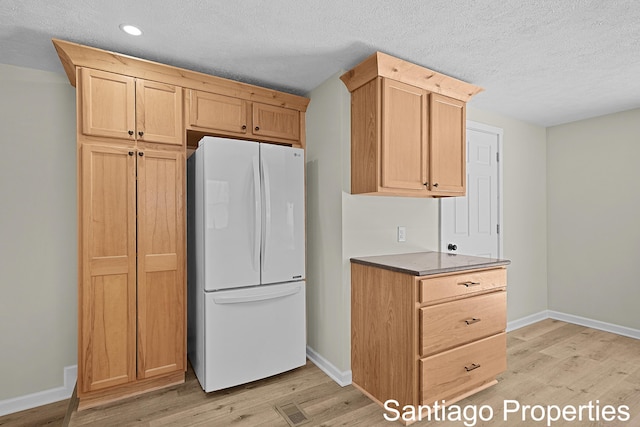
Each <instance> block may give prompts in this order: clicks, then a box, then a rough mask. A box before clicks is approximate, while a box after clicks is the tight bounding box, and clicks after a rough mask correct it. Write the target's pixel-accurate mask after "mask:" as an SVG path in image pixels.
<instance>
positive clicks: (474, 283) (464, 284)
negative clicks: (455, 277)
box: [458, 282, 480, 288]
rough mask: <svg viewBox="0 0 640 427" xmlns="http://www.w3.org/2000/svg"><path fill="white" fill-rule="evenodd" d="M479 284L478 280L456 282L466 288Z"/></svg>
mask: <svg viewBox="0 0 640 427" xmlns="http://www.w3.org/2000/svg"><path fill="white" fill-rule="evenodd" d="M479 284H480V282H462V283H458V285H460V286H465V287H467V288H470V287H471V286H478V285H479Z"/></svg>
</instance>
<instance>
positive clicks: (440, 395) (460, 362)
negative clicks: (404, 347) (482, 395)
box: [420, 333, 507, 405]
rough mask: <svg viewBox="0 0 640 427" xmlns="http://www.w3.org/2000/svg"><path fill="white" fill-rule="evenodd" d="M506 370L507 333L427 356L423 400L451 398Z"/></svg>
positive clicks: (422, 367)
mask: <svg viewBox="0 0 640 427" xmlns="http://www.w3.org/2000/svg"><path fill="white" fill-rule="evenodd" d="M506 369H507V335H506V334H505V333H501V334H498V335H494V336H492V337H489V338H485V339H482V340H480V341H475V342H472V343H470V344H466V345H463V346H461V347H456V348H454V349H452V350H449V351H445V352H443V353H438V354H436V355H434V356H431V357H427V358H425V359H422V360H420V375H421V378H422V381H421V389H420V402H421V404H423V405H428V404H432V403H433V402H435V401H439V400H443V399H444V400H447V399H449V400H450V399H451V398H453V397H456V396H459V395H461V394H463V393H466V392H467V391H470V390H473V389H474V388H477V387H479V386H481V385H483V384H485V383H487V382H489V381H493V380H494V379H495V377H496V375H498V374H499V373H501V372H504V371H505V370H506Z"/></svg>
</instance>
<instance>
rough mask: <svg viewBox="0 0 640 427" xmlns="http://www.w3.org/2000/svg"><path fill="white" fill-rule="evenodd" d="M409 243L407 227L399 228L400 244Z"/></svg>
mask: <svg viewBox="0 0 640 427" xmlns="http://www.w3.org/2000/svg"><path fill="white" fill-rule="evenodd" d="M406 241H407V227H401V226H398V242H406Z"/></svg>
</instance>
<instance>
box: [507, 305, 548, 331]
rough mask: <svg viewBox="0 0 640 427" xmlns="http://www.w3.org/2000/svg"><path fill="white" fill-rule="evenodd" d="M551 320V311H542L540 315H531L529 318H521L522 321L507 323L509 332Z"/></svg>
mask: <svg viewBox="0 0 640 427" xmlns="http://www.w3.org/2000/svg"><path fill="white" fill-rule="evenodd" d="M548 318H549V310H542V311H540V312H538V313H533V314H530V315H529V316H525V317H521V318H520V319H516V320H512V321H510V322H507V332H511V331H515V330H516V329H520V328H524V327H525V326H529V325H533V324H534V323H537V322H540V321H542V320H545V319H548Z"/></svg>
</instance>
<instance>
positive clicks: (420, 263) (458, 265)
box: [351, 252, 511, 276]
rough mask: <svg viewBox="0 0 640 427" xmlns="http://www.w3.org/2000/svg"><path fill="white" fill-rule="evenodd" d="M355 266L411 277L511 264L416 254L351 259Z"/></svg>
mask: <svg viewBox="0 0 640 427" xmlns="http://www.w3.org/2000/svg"><path fill="white" fill-rule="evenodd" d="M351 262H352V263H355V264H363V265H369V266H373V267H378V268H384V269H387V270H393V271H397V272H399V273H405V274H411V275H413V276H428V275H431V274H440V273H451V272H455V271H465V270H475V269H478V268H491V267H500V266H503V265H509V264H511V261H509V260H507V259H497V258H483V257H477V256H469V255H458V254H449V253H443V252H416V253H408V254H397V255H379V256H369V257H358V258H351Z"/></svg>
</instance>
